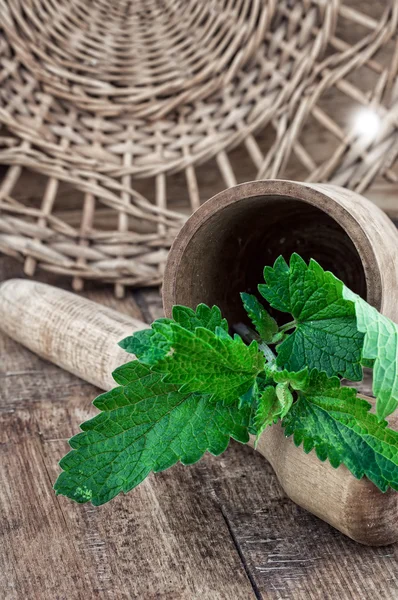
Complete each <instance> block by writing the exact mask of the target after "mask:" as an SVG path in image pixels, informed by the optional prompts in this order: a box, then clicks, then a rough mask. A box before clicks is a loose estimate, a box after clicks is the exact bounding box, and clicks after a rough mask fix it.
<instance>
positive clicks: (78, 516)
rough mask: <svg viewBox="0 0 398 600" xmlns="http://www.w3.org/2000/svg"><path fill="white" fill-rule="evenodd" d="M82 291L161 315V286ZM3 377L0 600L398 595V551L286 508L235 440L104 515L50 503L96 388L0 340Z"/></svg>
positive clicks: (263, 465)
mask: <svg viewBox="0 0 398 600" xmlns="http://www.w3.org/2000/svg"><path fill="white" fill-rule="evenodd" d="M15 276H21V267H20V266H19V265H18V264H17V263H16V262H14V261H13V260H11V259H6V258H0V280H4V279H7V278H9V277H15ZM46 279H47V280H48V279H49V278H43V277H42V280H46ZM84 295H85V296H87V297H89V298H91V299H93V300H96V301H98V302H102V303H104V304H108V305H110V306H112V307H114V308H116V309H118V310H120V311H123V312H126V313H128V314H130V315H132V316H134V317H138V318H141V319H143V320H146V321H148V322H149V321H151V320H152V319H154V318H157V317H159V316H160V315H161V314H162V308H161V302H160V296H159V294H158V292H157V291H156V290H140V291H136V292H130V293H129V296H128V298H127V299H125V300H115V298H114V297H113V294H112V289H111V288H102V289H98V288H97V289H93V290H89V291H87V292H85V294H84ZM0 378H1V386H0V420H1V428H0V438H1V440H0V441H1V443H0V453H1V458H0V515H1V516H0V521H1V534H2V544H1V549H0V598H2V599H5V600H14V599H15V600H25V599H29V600H36V599H37V600H75V599H80V598H84V599H91V598H100V599H115V600H122V599H135V598H138V599H144V600H155V599H159V600H194V599H196V598H197V599H200V600H243V599H244V600H251V599H256V598H262V599H271V600H279V599H281V600H282V599H289V600H290V599H293V600H312V599H322V600H323V599H327V600H348V599H368V598H369V599H372V600H378V599H380V600H381V599H383V600H390V599H394V598H398V562H397V559H398V545H394V546H389V547H385V548H368V547H364V546H361V545H359V544H357V543H355V542H353V541H351V540H350V539H348V538H346V537H345V536H343V535H342V534H341V533H339V532H338V531H336V530H334V529H333V528H332V527H330V526H329V525H327V524H326V523H324V522H322V521H320V520H319V519H317V518H316V517H314V516H313V515H311V514H309V513H308V512H306V511H304V510H303V509H301V508H300V507H298V506H297V505H295V504H294V503H293V502H291V501H290V500H289V499H288V498H287V497H286V496H285V494H284V493H283V490H282V489H281V487H280V485H279V484H278V481H277V479H276V477H275V475H274V473H273V471H272V469H271V467H270V465H269V464H268V463H267V461H266V460H265V459H264V458H262V457H261V456H260V455H259V454H257V453H256V452H255V451H253V450H252V449H251V448H249V447H246V446H242V445H240V444H238V443H236V442H232V443H231V445H230V447H229V449H228V450H227V451H226V452H225V454H223V455H222V456H221V457H219V458H215V457H213V456H211V455H209V454H207V455H206V456H205V457H204V459H202V460H201V461H200V462H199V463H197V464H196V465H193V466H191V467H183V466H181V465H179V466H176V467H173V468H172V469H170V470H168V471H166V472H164V473H160V474H157V475H151V476H150V477H149V478H148V479H147V480H146V481H145V482H144V483H142V484H141V485H140V486H139V487H138V488H136V489H135V490H133V491H132V492H131V493H129V494H128V495H126V496H118V497H117V498H115V499H114V500H112V501H111V502H110V503H109V504H106V505H104V506H101V507H98V508H95V507H93V506H91V505H88V504H85V505H78V504H75V503H73V502H71V501H70V500H68V499H67V498H64V497H56V496H55V494H54V492H53V490H52V485H53V483H54V481H55V479H56V476H57V474H58V472H59V467H58V461H59V459H60V458H61V457H62V456H63V455H64V454H65V452H66V451H67V450H68V444H67V440H68V438H69V437H70V436H72V435H73V434H75V433H77V432H78V430H79V424H80V423H81V422H82V421H84V420H86V419H87V418H88V417H89V416H93V415H94V414H95V413H96V409H95V408H94V407H93V406H92V405H91V402H92V400H93V398H94V397H95V396H96V394H97V393H98V390H96V389H95V388H94V387H93V386H91V385H89V384H87V383H85V382H83V381H81V380H79V379H78V378H76V377H74V376H72V375H70V374H69V373H66V372H64V371H62V370H61V369H59V368H57V367H55V366H54V365H51V364H49V363H47V362H45V361H43V360H41V359H39V358H38V357H37V356H35V355H34V354H32V353H31V352H30V351H28V350H26V349H25V348H23V347H22V346H20V345H18V344H17V343H15V342H13V341H12V340H10V339H8V338H6V337H5V336H0Z"/></svg>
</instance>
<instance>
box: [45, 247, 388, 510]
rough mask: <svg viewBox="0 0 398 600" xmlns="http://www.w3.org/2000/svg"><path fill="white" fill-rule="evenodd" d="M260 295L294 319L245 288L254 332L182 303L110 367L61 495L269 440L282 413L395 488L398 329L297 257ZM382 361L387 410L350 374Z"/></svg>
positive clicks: (347, 461) (309, 442) (66, 467)
mask: <svg viewBox="0 0 398 600" xmlns="http://www.w3.org/2000/svg"><path fill="white" fill-rule="evenodd" d="M264 279H265V283H263V284H260V285H259V286H258V289H259V292H260V294H261V296H262V297H263V298H264V299H265V300H266V301H267V302H268V304H269V305H270V306H271V307H272V308H273V309H274V312H275V311H279V312H282V313H288V314H289V315H290V316H291V319H290V320H289V321H288V322H287V323H285V324H282V325H278V323H277V321H276V320H275V319H274V318H273V317H272V316H271V315H270V314H269V312H268V311H267V310H266V308H265V306H264V305H263V304H262V303H261V302H260V301H259V299H258V298H257V297H256V296H254V295H251V294H247V293H242V295H241V296H242V301H243V305H244V307H245V309H246V312H247V314H248V316H249V318H250V320H251V321H252V323H253V325H254V327H255V329H256V333H255V334H254V335H253V334H252V335H251V336H249V337H251V338H253V337H254V338H255V339H254V340H253V341H251V342H250V344H246V343H245V342H244V341H243V339H242V336H243V337H244V338H245V339H246V334H247V331H248V329H247V328H246V327H245V326H242V325H239V326H237V330H238V331H239V332H240V333H241V334H242V336H241V335H239V334H237V333H235V334H234V335H231V334H230V333H229V330H230V328H229V327H228V323H227V322H226V320H225V319H223V318H222V315H221V312H220V310H219V308H217V307H216V306H213V307H212V308H210V307H208V306H205V305H204V304H200V305H199V306H198V307H197V309H196V311H195V310H192V309H190V308H187V307H184V306H175V307H174V309H173V318H172V319H158V320H157V321H155V322H154V323H153V324H152V326H151V328H150V329H146V330H143V331H140V332H138V333H136V334H134V335H132V336H130V337H127V338H126V339H124V340H123V341H122V342H120V345H121V346H122V348H124V349H125V350H126V351H127V352H131V353H133V354H135V356H136V358H137V360H133V361H132V362H129V363H127V364H125V365H123V366H121V367H119V368H118V369H116V371H115V372H114V373H113V377H114V379H115V382H116V384H118V385H117V387H115V388H114V389H112V390H111V391H109V392H107V393H105V394H102V395H100V396H99V397H98V398H97V399H96V400H95V401H94V405H95V406H96V407H97V408H98V409H99V410H100V411H101V412H100V413H99V414H98V415H97V416H95V417H94V418H93V419H90V420H89V421H86V422H85V423H83V425H82V426H81V429H82V433H79V434H78V435H76V436H74V437H73V438H72V439H71V440H70V442H69V443H70V446H71V448H72V451H71V452H69V454H67V455H66V456H65V457H64V458H63V459H62V460H61V462H60V465H61V467H62V469H63V471H62V473H61V474H60V476H59V477H58V479H57V481H56V483H55V486H54V488H55V491H56V493H57V494H62V495H65V496H68V497H69V498H71V499H73V500H75V501H77V502H87V501H91V502H92V503H93V504H94V505H100V504H104V503H105V502H108V501H109V500H111V499H112V498H114V497H115V496H116V495H117V494H119V493H120V492H124V493H126V492H129V491H130V490H132V489H133V488H134V487H135V486H137V485H138V484H139V483H140V482H141V481H143V480H144V479H145V478H146V477H147V476H148V475H149V474H150V473H151V472H154V473H156V472H158V471H163V470H165V469H167V468H169V467H171V466H172V465H174V464H175V463H177V462H178V461H180V462H181V463H182V464H184V465H190V464H193V463H195V462H196V461H198V460H199V459H200V458H201V457H202V456H203V454H204V453H205V452H207V451H208V452H211V453H212V454H214V455H219V454H221V453H222V452H224V450H226V448H227V446H228V443H229V440H230V438H233V439H235V440H237V441H238V442H241V443H243V444H245V443H247V442H248V441H249V439H250V435H254V436H256V440H258V438H259V436H260V435H261V433H262V432H263V431H264V429H265V428H266V427H268V426H270V425H272V424H274V423H277V422H278V421H280V422H281V425H282V427H283V428H284V432H285V435H286V436H293V439H294V443H295V444H296V445H297V446H299V445H302V446H303V449H304V452H306V453H308V452H310V451H311V450H313V449H314V450H315V452H316V454H317V456H318V458H319V459H320V460H321V461H325V460H327V459H328V460H329V461H330V463H331V465H332V466H333V467H338V466H339V465H340V464H344V465H346V467H347V468H348V469H349V470H350V471H351V472H352V474H353V475H354V476H355V477H357V478H358V479H360V478H361V477H363V476H366V477H368V478H369V479H370V480H371V481H372V482H373V483H374V484H375V485H376V486H377V487H378V488H379V489H380V490H382V491H383V492H384V491H386V490H387V489H388V488H389V487H391V488H393V489H395V490H398V432H396V431H393V430H391V429H389V428H388V426H387V421H386V420H385V419H386V417H388V416H389V415H390V414H391V413H393V412H394V411H395V410H396V408H397V406H398V377H397V365H398V355H397V353H398V341H397V340H398V326H397V325H396V324H395V323H393V322H392V321H390V320H389V319H387V318H386V317H384V316H382V315H380V314H379V313H378V312H377V310H376V309H375V308H373V307H371V306H369V305H368V304H367V303H366V302H365V301H364V300H362V299H361V298H360V297H359V296H357V295H356V294H354V293H353V292H351V291H350V290H349V289H348V288H346V287H345V285H344V284H343V283H342V282H341V281H340V280H339V279H337V278H336V277H335V276H334V275H333V274H332V273H330V272H327V271H324V270H323V269H322V268H321V266H320V265H319V264H318V263H317V262H316V261H314V260H311V261H310V262H309V264H306V262H305V261H304V260H303V259H302V258H300V256H298V255H297V254H293V255H292V257H291V259H290V263H289V264H287V263H286V262H285V260H284V259H283V258H282V257H279V258H278V259H277V260H276V262H275V264H274V266H273V267H265V269H264ZM363 366H366V367H372V368H373V392H374V395H375V397H376V413H374V412H371V411H370V409H371V405H370V404H369V403H368V402H366V401H365V400H363V399H361V398H360V397H358V395H357V391H356V390H355V389H354V388H352V387H344V386H342V385H341V379H342V378H347V379H350V380H351V381H360V380H361V379H362V377H363Z"/></svg>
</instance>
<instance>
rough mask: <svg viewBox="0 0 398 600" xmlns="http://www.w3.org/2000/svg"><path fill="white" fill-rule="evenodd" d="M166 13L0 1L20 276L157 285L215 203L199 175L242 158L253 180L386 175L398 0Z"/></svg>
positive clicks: (4, 113) (3, 242)
mask: <svg viewBox="0 0 398 600" xmlns="http://www.w3.org/2000/svg"><path fill="white" fill-rule="evenodd" d="M137 5H138V8H134V7H136V6H137ZM159 5H160V3H159V2H155V1H154V0H153V1H152V0H146V1H144V0H142V1H141V2H140V3H139V2H130V1H127V0H125V1H124V2H123V1H120V2H118V3H117V6H116V3H115V4H112V8H111V10H109V3H106V2H105V1H104V0H92V1H89V0H86V2H83V1H82V0H75V1H74V2H70V3H68V7H67V9H66V8H65V6H66V4H65V3H63V2H60V0H58V1H55V0H52V1H51V2H50V0H24V1H23V2H22V0H0V23H1V24H2V26H3V28H4V35H3V36H2V37H1V38H0V81H1V82H2V83H1V88H0V124H1V125H2V126H3V130H2V131H0V163H2V164H4V165H9V169H8V171H7V172H6V174H5V176H4V179H3V181H2V184H1V185H0V211H1V213H0V249H1V250H2V251H3V252H5V253H7V254H10V255H12V256H15V257H18V258H20V259H22V260H24V261H25V271H26V272H27V273H28V274H30V275H32V274H33V273H34V271H35V268H36V266H37V265H38V266H40V267H41V268H43V269H45V270H47V271H52V272H55V273H59V274H62V275H67V276H71V277H72V278H73V286H74V288H75V289H81V287H82V285H83V281H84V280H85V279H92V280H98V281H106V282H113V283H115V285H116V292H117V294H118V295H122V294H123V290H124V286H126V285H156V284H158V283H160V282H161V279H162V274H163V266H164V263H165V259H166V256H167V251H168V248H169V247H170V244H171V242H172V240H173V238H174V236H175V234H176V232H177V231H178V229H179V228H180V227H181V225H182V223H183V222H184V220H185V218H186V216H187V215H188V214H189V213H190V212H191V211H192V210H194V209H195V208H197V207H198V206H199V204H200V203H201V202H202V201H204V200H206V199H207V197H208V196H209V195H211V193H212V192H210V193H209V191H208V189H207V188H206V190H204V187H203V177H201V176H200V173H201V172H203V168H204V167H202V166H201V165H202V164H204V163H206V164H208V165H209V169H210V165H216V167H217V169H218V170H219V175H218V179H220V180H221V181H222V187H225V186H230V185H233V184H235V183H236V182H237V180H238V179H239V170H240V163H241V162H242V161H244V160H245V159H244V158H242V153H245V154H246V156H247V160H248V161H249V162H250V163H251V165H252V168H253V177H254V176H256V175H257V176H260V177H274V178H275V177H289V176H290V177H295V178H301V179H310V180H317V181H336V182H338V183H340V184H343V185H346V186H348V187H351V188H354V189H359V190H360V191H363V190H364V189H365V188H366V187H367V186H368V185H369V184H370V183H371V181H373V180H374V179H375V178H376V177H385V178H387V180H389V181H396V174H395V171H394V161H395V159H396V156H397V154H398V145H397V136H396V124H397V119H396V115H397V112H396V111H397V98H396V90H394V83H395V77H396V71H397V64H398V58H397V56H398V53H397V50H396V48H397V38H396V32H397V18H398V6H397V3H396V2H394V1H393V0H391V4H390V5H389V6H384V10H383V11H380V10H379V8H378V7H374V5H373V3H369V5H367V4H366V3H365V4H364V3H363V2H362V3H359V2H355V1H354V0H347V1H345V2H343V1H341V2H338V1H337V0H333V1H330V2H324V1H323V0H301V1H300V2H298V1H295V2H292V1H291V0H284V1H279V2H278V3H277V4H276V5H275V2H274V1H272V2H268V4H267V5H266V6H265V4H264V2H263V1H261V0H258V1H255V0H252V1H248V0H228V1H227V0H224V1H223V0H208V2H202V3H198V2H194V1H188V0H180V1H177V0H169V1H168V2H164V11H163V10H162V11H160V10H159V9H158V7H159ZM379 13H380V14H379ZM171 15H173V17H171ZM230 34H231V38H229V37H228V36H229V35H230ZM353 35H354V38H355V39H354V41H352V38H353ZM132 40H134V41H132ZM224 42H225V43H224ZM227 42H228V43H227ZM130 50H131V51H130ZM164 58H167V62H164ZM137 60H139V62H137ZM167 65H168V66H169V69H167V68H166V67H167ZM364 73H365V75H364ZM336 104H338V105H339V111H338V114H339V115H340V114H341V115H343V120H342V121H341V120H339V117H336V110H335V108H336ZM357 106H365V107H369V106H371V107H372V110H374V111H376V112H377V113H378V114H379V117H380V119H381V120H382V126H381V127H380V128H379V133H378V134H377V136H376V137H374V138H372V139H365V138H364V137H363V136H362V135H360V134H358V133H357V132H355V130H352V123H351V122H350V120H349V119H347V115H348V114H349V111H350V110H351V109H354V108H355V107H357ZM340 109H341V110H340ZM312 124H315V127H313V126H312ZM266 126H267V127H268V128H267V129H266V130H265V131H266V135H264V134H262V133H261V132H262V131H264V128H265V127H266ZM314 135H315V136H316V140H315V143H314ZM235 147H239V148H240V151H239V154H237V153H236V151H235V152H234V151H233V149H234V148H235ZM311 152H312V154H311ZM369 161H371V162H369ZM213 168H214V167H213ZM26 170H30V171H35V172H37V173H39V174H41V176H43V177H45V179H46V182H45V185H44V189H43V194H42V201H41V202H40V203H39V204H37V202H34V201H33V202H32V201H31V199H29V194H25V196H22V197H21V195H20V194H19V193H18V189H20V188H21V185H22V184H21V181H24V179H23V178H24V174H25V171H26ZM198 172H199V175H198ZM176 174H177V175H176ZM178 174H180V175H178ZM173 177H180V180H179V186H178V190H179V192H178V197H176V195H175V194H174V195H173V197H170V195H169V194H168V193H167V190H168V189H169V187H170V181H171V180H172V178H173ZM214 178H217V174H215V175H214ZM173 189H174V190H175V189H176V188H175V186H174V187H173Z"/></svg>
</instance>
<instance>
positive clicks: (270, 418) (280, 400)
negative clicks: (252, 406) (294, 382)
mask: <svg viewBox="0 0 398 600" xmlns="http://www.w3.org/2000/svg"><path fill="white" fill-rule="evenodd" d="M292 404H293V396H292V393H291V391H290V390H289V387H288V384H287V383H278V385H277V386H276V387H274V386H268V387H266V388H265V390H264V391H263V392H262V394H261V395H260V397H259V399H258V403H257V408H256V411H255V415H254V420H253V424H254V429H255V432H256V436H257V437H256V442H255V445H257V443H258V440H259V438H260V435H261V434H262V432H263V431H264V429H265V428H266V427H268V425H272V424H273V423H276V422H277V421H278V420H279V419H283V417H284V416H285V415H286V414H287V413H288V412H289V410H290V408H291V406H292Z"/></svg>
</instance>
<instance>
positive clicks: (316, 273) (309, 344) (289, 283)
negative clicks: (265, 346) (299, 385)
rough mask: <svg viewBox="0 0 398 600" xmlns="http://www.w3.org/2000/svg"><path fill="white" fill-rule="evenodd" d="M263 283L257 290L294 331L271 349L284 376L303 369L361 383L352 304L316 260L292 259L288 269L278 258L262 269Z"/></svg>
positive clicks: (360, 336)
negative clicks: (288, 320)
mask: <svg viewBox="0 0 398 600" xmlns="http://www.w3.org/2000/svg"><path fill="white" fill-rule="evenodd" d="M264 278H265V280H266V282H267V283H266V284H265V285H264V284H262V285H259V286H258V288H259V290H260V293H261V294H262V295H263V297H264V298H265V299H266V300H268V302H269V303H270V304H271V306H272V307H274V308H276V309H277V310H280V311H283V312H287V313H290V314H292V315H293V317H294V319H295V321H296V329H295V331H294V332H293V333H291V334H290V335H288V337H287V338H286V339H285V340H284V341H283V342H282V343H281V344H280V345H279V346H278V347H277V352H278V358H277V364H278V365H279V366H280V367H282V368H285V369H288V370H289V371H300V370H302V369H304V368H305V367H308V368H309V369H310V370H311V369H313V368H316V369H318V370H320V371H325V372H326V373H327V374H328V375H329V376H332V375H339V376H341V377H347V379H351V380H353V381H360V380H361V379H362V366H361V350H362V346H363V337H364V336H363V333H361V332H360V331H358V328H357V324H356V316H355V307H354V304H353V302H351V301H349V300H346V299H345V298H344V297H343V283H342V282H341V281H340V280H339V279H337V278H336V277H335V276H334V275H332V273H329V272H327V271H324V270H323V269H322V268H321V267H320V266H319V265H318V263H317V262H316V261H314V260H311V261H310V262H309V265H307V264H306V263H305V261H304V260H303V259H302V258H300V257H299V256H298V255H297V254H293V255H292V257H291V259H290V266H289V265H287V263H286V262H285V260H284V259H283V258H282V257H279V258H278V259H277V260H276V262H275V264H274V267H273V268H271V267H266V268H265V269H264Z"/></svg>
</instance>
